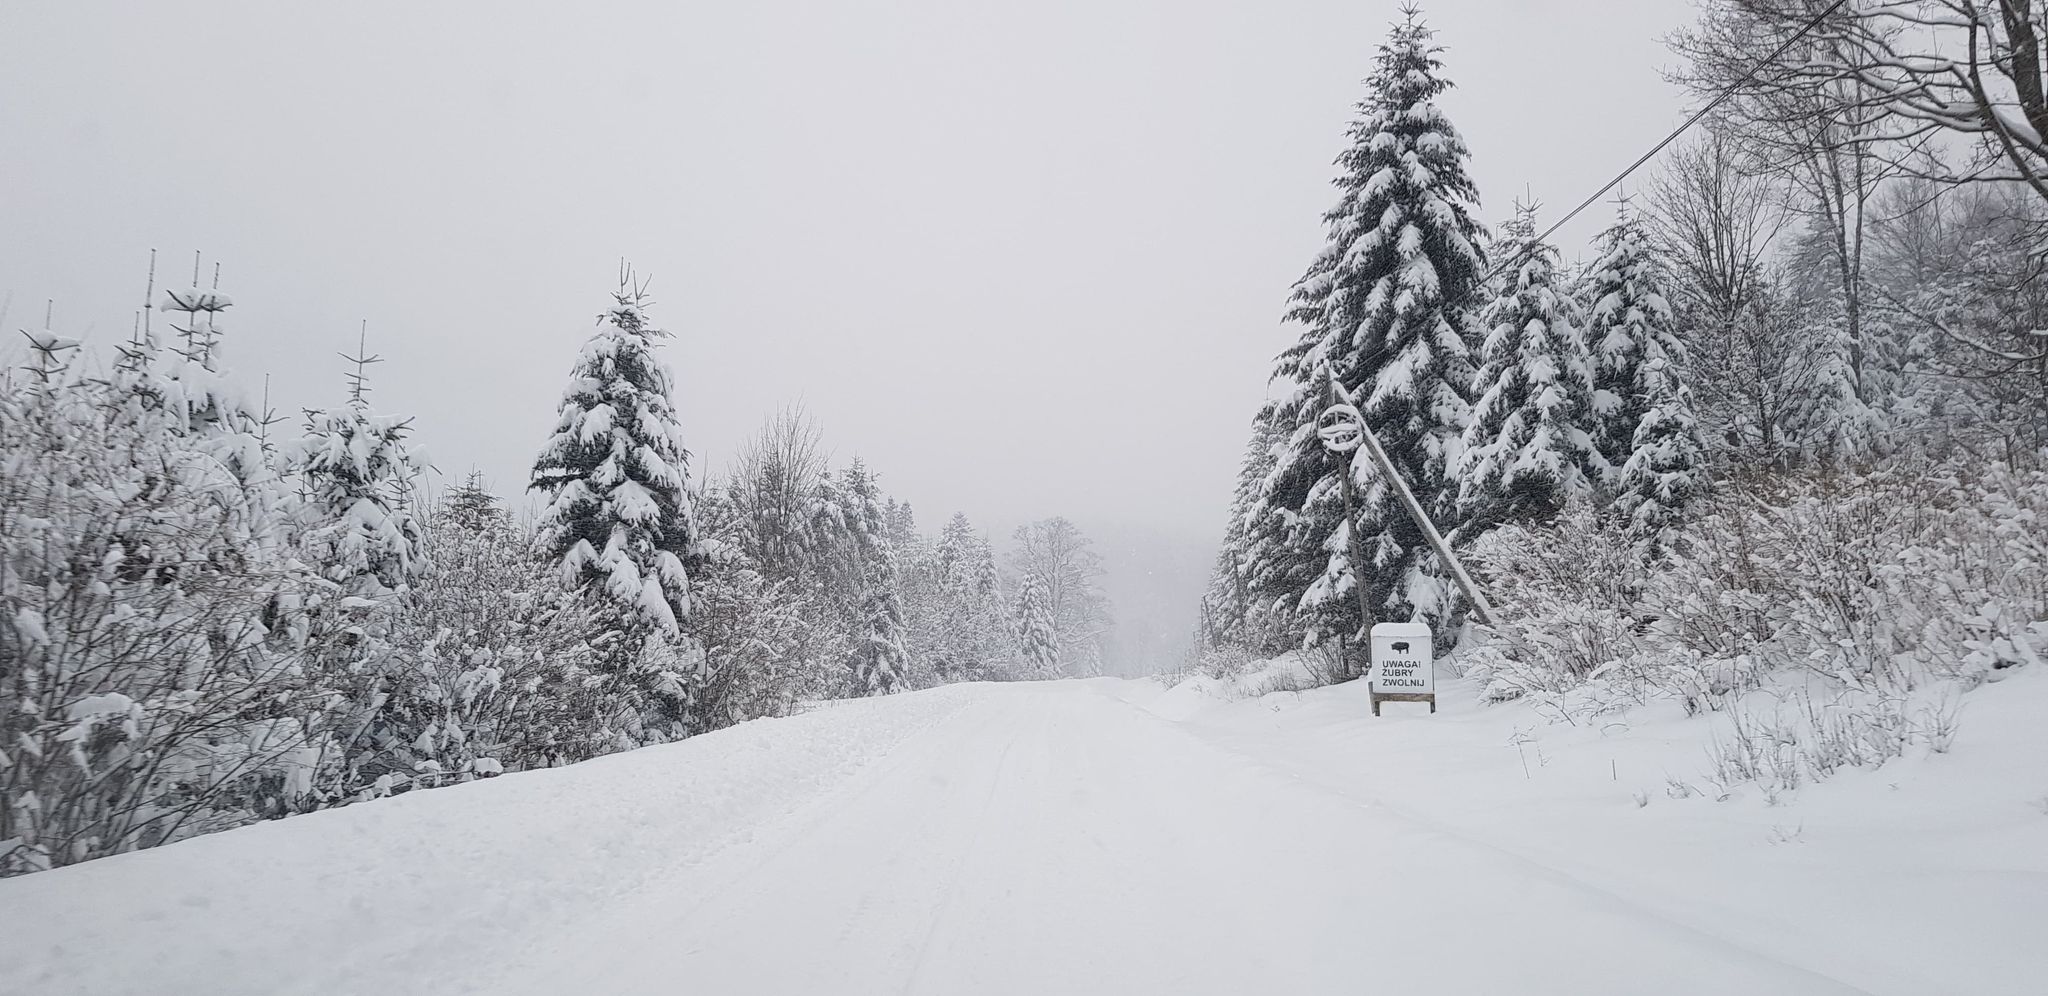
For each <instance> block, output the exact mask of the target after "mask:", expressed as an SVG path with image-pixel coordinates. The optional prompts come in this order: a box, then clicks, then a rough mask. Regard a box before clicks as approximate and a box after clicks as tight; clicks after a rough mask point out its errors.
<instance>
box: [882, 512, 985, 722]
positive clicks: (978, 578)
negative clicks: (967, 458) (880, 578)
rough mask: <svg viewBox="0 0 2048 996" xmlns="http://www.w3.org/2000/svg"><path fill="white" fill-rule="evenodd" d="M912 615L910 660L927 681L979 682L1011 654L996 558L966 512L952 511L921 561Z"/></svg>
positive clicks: (908, 608) (907, 605)
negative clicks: (921, 577) (923, 568)
mask: <svg viewBox="0 0 2048 996" xmlns="http://www.w3.org/2000/svg"><path fill="white" fill-rule="evenodd" d="M926 564H927V565H928V568H927V570H926V572H925V573H926V574H927V577H926V578H925V579H924V580H923V583H922V584H921V585H920V587H919V589H918V595H919V597H918V598H917V599H916V601H915V607H914V608H913V605H912V603H911V602H910V601H908V600H907V601H906V603H905V610H906V613H907V614H908V615H909V616H911V617H912V618H913V620H914V621H913V622H912V624H911V627H910V629H911V632H912V634H913V637H914V640H913V643H914V647H913V650H912V653H911V659H912V661H913V662H915V663H918V664H921V665H923V666H925V668H926V669H927V671H928V674H927V677H928V679H929V680H928V683H931V684H943V683H946V682H954V681H984V680H987V679H989V678H992V677H994V676H996V675H997V674H998V673H999V672H1000V671H1001V670H1002V667H1003V665H1004V662H1005V661H1007V660H1008V659H1009V658H1010V657H1011V656H1012V654H1011V652H1010V649H1009V648H1010V638H1011V635H1012V634H1010V633H1009V632H1008V631H1009V629H1010V624H1009V615H1008V613H1006V612H1005V611H1004V610H1003V606H1002V604H1001V602H1000V601H999V595H998V592H997V583H996V567H995V557H994V555H993V553H992V551H991V550H990V549H989V545H988V541H987V540H985V539H984V538H982V536H981V534H979V533H978V532H976V531H975V529H974V526H973V524H972V523H970V522H968V520H967V516H966V515H964V514H961V513H957V512H956V513H954V515H953V518H952V519H951V520H950V521H948V522H947V523H946V528H945V529H944V530H943V531H941V532H940V534H939V539H938V542H937V543H936V544H934V545H933V546H932V555H931V556H930V557H929V558H928V559H927V560H926Z"/></svg>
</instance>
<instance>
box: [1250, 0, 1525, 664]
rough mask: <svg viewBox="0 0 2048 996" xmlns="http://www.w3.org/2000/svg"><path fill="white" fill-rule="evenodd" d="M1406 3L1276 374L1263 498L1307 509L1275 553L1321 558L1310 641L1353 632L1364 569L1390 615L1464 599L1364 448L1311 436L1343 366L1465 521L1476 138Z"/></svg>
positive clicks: (1436, 498)
mask: <svg viewBox="0 0 2048 996" xmlns="http://www.w3.org/2000/svg"><path fill="white" fill-rule="evenodd" d="M1404 14H1405V19H1404V21H1403V22H1402V23H1400V24H1397V25H1395V26H1394V29H1393V32H1392V35H1391V36H1390V37H1389V38H1388V40H1387V41H1386V43H1385V44H1383V45H1381V46H1380V50H1379V55H1378V59H1377V65H1376V67H1375V69H1374V72H1373V74H1372V77H1371V79H1370V81H1369V86H1370V88H1371V92H1370V93H1369V94H1368V95H1367V96H1366V98H1365V99H1364V100H1363V101H1361V102H1360V104H1359V106H1358V111H1359V115H1360V116H1359V119H1358V120H1357V121H1356V122H1355V123H1354V124H1353V125H1352V126H1351V129H1350V136H1351V140H1352V144H1351V147H1350V148H1348V149H1346V150H1345V151H1344V153H1343V154H1342V155H1340V156H1339V157H1338V160H1337V164H1338V166H1339V167H1340V169H1341V173H1340V175H1339V176H1338V178H1337V180H1336V185H1337V186H1338V188H1339V189H1340V190H1342V192H1343V196H1342V198H1341V199H1340V200H1339V202H1338V204H1337V206H1336V207H1335V208H1332V209H1331V210H1330V211H1329V212H1328V213H1327V214H1325V215H1324V221H1325V223H1326V225H1327V228H1328V244H1327V246H1326V247H1325V248H1324V249H1323V251H1322V252H1321V253H1320V254H1319V255H1318V256H1317V257H1316V259H1315V261H1314V262H1313V263H1312V264H1310V266H1309V269H1308V272H1307V273H1306V274H1305V275H1303V276H1302V278H1301V280H1300V281H1299V282H1298V283H1297V284H1296V285H1295V288H1294V294H1293V297H1292V299H1291V302H1290V307H1289V309H1288V313H1287V316H1288V318H1289V319H1291V320H1293V321H1295V322H1297V323H1299V324H1300V325H1301V326H1302V335H1301V339H1300V341H1298V342H1297V343H1296V344H1295V345H1294V346H1293V347H1291V348H1289V349H1288V350H1287V351H1286V352H1285V353H1283V354H1282V355H1281V357H1280V362H1279V365H1278V369H1277V370H1276V371H1275V376H1276V378H1277V379H1279V380H1281V381H1283V382H1284V383H1286V384H1288V385H1290V386H1291V389H1290V390H1289V392H1288V393H1287V394H1286V395H1285V396H1284V397H1283V398H1282V399H1281V400H1280V401H1279V402H1277V403H1276V405H1275V410H1274V412H1273V417H1274V418H1276V419H1277V420H1278V421H1279V422H1280V424H1281V425H1284V426H1286V427H1287V429H1288V430H1289V432H1290V435H1289V436H1288V438H1287V440H1286V441H1285V443H1284V444H1283V447H1282V451H1281V453H1280V454H1279V456H1278V459H1277V461H1276V463H1275V466H1274V470H1273V472H1272V474H1271V476H1270V477H1269V479H1268V487H1267V490H1266V500H1267V501H1268V502H1271V503H1274V504H1276V505H1278V506H1279V507H1280V508H1282V509H1284V510H1286V511H1287V512H1290V513H1294V514H1295V515H1296V516H1297V517H1296V518H1295V519H1293V520H1292V521H1291V522H1289V523H1288V527H1289V528H1288V535H1287V536H1286V538H1285V540H1284V542H1285V545H1286V550H1285V552H1284V553H1280V554H1278V559H1279V560H1280V561H1282V562H1286V561H1295V562H1300V561H1314V562H1319V563H1321V564H1322V569H1321V571H1320V573H1319V574H1318V575H1317V576H1315V577H1314V578H1313V580H1311V581H1310V582H1309V583H1308V584H1307V585H1306V587H1305V589H1304V590H1302V591H1300V592H1299V593H1298V594H1299V603H1300V607H1301V613H1302V616H1303V619H1302V622H1303V627H1304V630H1305V632H1306V636H1307V638H1308V639H1310V640H1312V641H1319V640H1322V639H1327V638H1332V637H1350V636H1352V635H1354V634H1356V633H1357V631H1358V630H1359V628H1360V625H1361V622H1362V621H1361V620H1360V619H1359V618H1358V615H1359V608H1358V605H1357V598H1356V595H1355V594H1354V590H1353V586H1354V585H1355V584H1358V583H1360V580H1361V579H1360V578H1358V577H1357V575H1358V574H1361V573H1362V574H1363V575H1364V577H1363V579H1362V582H1363V584H1364V585H1365V586H1366V592H1367V596H1368V597H1367V601H1368V602H1369V603H1370V605H1371V610H1372V612H1373V613H1374V615H1375V616H1377V618H1378V619H1379V620H1389V619H1427V620H1444V619H1447V618H1449V617H1450V616H1451V615H1452V613H1453V611H1454V608H1455V606H1454V604H1453V600H1452V596H1451V591H1452V589H1451V587H1450V586H1449V585H1448V584H1447V583H1446V582H1445V581H1444V580H1443V579H1442V577H1441V571H1440V565H1437V564H1436V563H1435V558H1434V556H1433V554H1431V553H1430V551H1429V550H1428V545H1427V542H1426V541H1425V540H1424V538H1423V535H1422V531H1421V529H1420V527H1418V526H1417V525H1416V524H1415V523H1414V522H1413V521H1411V520H1410V518H1409V517H1408V515H1407V513H1406V512H1405V511H1404V510H1403V509H1402V507H1401V504H1400V501H1399V499H1398V498H1397V497H1396V495H1395V492H1394V490H1393V489H1392V488H1391V487H1390V486H1389V484H1388V482H1386V481H1381V480H1378V479H1377V475H1376V474H1374V473H1372V472H1371V470H1370V461H1369V460H1368V459H1367V458H1366V457H1365V456H1364V454H1363V453H1352V454H1348V455H1346V456H1344V457H1333V456H1331V455H1330V454H1328V453H1326V452H1325V451H1324V449H1323V447H1322V444H1321V441H1320V440H1319V439H1318V438H1317V436H1316V432H1315V429H1316V421H1317V418H1318V416H1319V415H1320V413H1321V412H1322V411H1323V409H1324V408H1325V406H1327V405H1328V404H1329V403H1330V402H1331V400H1332V398H1331V393H1330V391H1329V389H1328V382H1329V380H1330V378H1332V377H1334V378H1335V379H1336V380H1337V381H1338V382H1340V383H1342V384H1343V385H1344V387H1345V388H1346V389H1347V390H1349V391H1351V392H1353V393H1354V394H1355V396H1356V397H1357V398H1358V400H1359V408H1360V409H1361V410H1362V412H1363V414H1364V417H1365V418H1366V420H1367V421H1368V422H1369V423H1370V424H1371V425H1372V427H1373V429H1374V430H1375V431H1376V432H1377V433H1378V434H1379V437H1380V439H1381V441H1382V443H1383V444H1384V445H1385V447H1386V450H1387V456H1388V458H1389V459H1390V460H1391V461H1392V463H1393V465H1394V467H1395V469H1396V470H1397V471H1398V472H1399V473H1400V474H1401V475H1402V476H1403V477H1404V478H1405V479H1406V481H1407V483H1408V486H1409V487H1410V488H1412V489H1413V490H1414V492H1415V496H1416V498H1417V499H1418V500H1419V501H1420V502H1421V504H1422V507H1423V509H1424V510H1425V511H1426V512H1427V513H1428V514H1429V515H1431V516H1432V517H1434V518H1435V520H1436V522H1437V525H1438V527H1439V528H1442V529H1444V530H1446V531H1449V529H1450V528H1451V527H1452V526H1453V525H1455V517H1456V515H1457V511H1458V508H1457V498H1458V489H1457V486H1456V482H1455V480H1454V479H1453V478H1452V476H1451V474H1452V468H1453V467H1454V466H1455V465H1456V463H1457V460H1458V457H1459V450H1460V443H1461V438H1462V436H1463V433H1464V430H1465V426H1466V424H1467V422H1468V421H1469V420H1470V417H1471V406H1470V404H1469V402H1468V400H1467V391H1468V390H1469V389H1470V385H1471V383H1472V378H1473V375H1474V372H1475V371H1474V364H1473V358H1472V344H1473V343H1475V342H1477V341H1478V340H1479V336H1478V334H1477V330H1476V328H1475V325H1476V322H1475V318H1474V316H1473V313H1472V309H1473V307H1474V305H1475V302H1477V301H1479V300H1480V298H1481V294H1482V291H1483V288H1482V280H1483V276H1484V273H1485V263H1484V254H1483V251H1482V250H1481V248H1480V241H1481V239H1482V237H1483V232H1482V229H1481V227H1480V226H1479V224H1478V223H1477V222H1476V221H1474V220H1473V217H1472V209H1473V206H1474V205H1475V204H1476V203H1477V200H1478V194H1477V192H1476V190H1475V189H1474V188H1473V185H1472V181H1471V179H1470V178H1469V177H1468V176H1467V174H1466V170H1465V160H1466V149H1465V143H1464V141H1463V140H1462V139H1460V138H1459V137H1458V133H1457V131H1456V129H1454V128H1453V127H1452V126H1451V123H1450V121H1449V120H1448V119H1447V118H1445V117H1444V114H1443V112H1442V110H1441V109H1439V108H1438V107H1437V105H1436V103H1435V100H1436V98H1437V97H1438V96H1439V95H1441V94H1442V93H1443V92H1444V91H1445V90H1446V89H1448V88H1449V87H1450V85H1451V84H1450V83H1449V81H1447V80H1445V79H1444V78H1443V76H1442V72H1441V70H1442V63H1441V62H1440V61H1439V59H1438V57H1437V56H1438V53H1439V52H1440V51H1441V50H1440V49H1439V48H1438V47H1437V46H1435V45H1433V44H1431V42H1430V38H1431V34H1432V33H1431V32H1430V30H1429V29H1428V28H1427V27H1425V26H1424V25H1423V24H1422V23H1421V20H1420V14H1419V11H1418V10H1417V9H1416V8H1414V7H1412V6H1411V7H1407V8H1404ZM1345 473H1350V474H1351V475H1352V477H1353V480H1354V482H1355V485H1356V487H1355V491H1356V511H1355V517H1354V519H1353V521H1352V522H1351V523H1350V528H1351V529H1355V530H1356V531H1357V535H1358V539H1359V542H1358V543H1357V548H1358V549H1359V551H1360V553H1361V555H1362V556H1363V557H1364V558H1365V563H1364V564H1362V565H1357V566H1356V567H1354V565H1352V563H1351V549H1352V547H1353V544H1352V543H1351V542H1349V540H1350V536H1349V533H1348V532H1347V530H1346V529H1345V528H1343V518H1344V511H1343V508H1344V498H1343V488H1342V486H1341V484H1342V478H1341V476H1340V475H1343V474H1345ZM1258 573H1263V572H1255V575H1254V576H1255V577H1256V576H1258ZM1273 573H1277V574H1280V575H1281V576H1283V577H1285V576H1287V574H1288V572H1286V571H1278V572H1273ZM1289 580H1290V581H1291V580H1293V578H1291V577H1290V578H1289ZM1272 594H1279V593H1272Z"/></svg>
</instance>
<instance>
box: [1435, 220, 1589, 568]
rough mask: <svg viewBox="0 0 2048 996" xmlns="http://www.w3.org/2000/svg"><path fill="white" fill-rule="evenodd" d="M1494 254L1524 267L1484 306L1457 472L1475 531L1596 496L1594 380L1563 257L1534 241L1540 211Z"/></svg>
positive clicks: (1507, 231) (1514, 227) (1508, 233)
mask: <svg viewBox="0 0 2048 996" xmlns="http://www.w3.org/2000/svg"><path fill="white" fill-rule="evenodd" d="M1495 252H1496V253H1498V254H1499V255H1500V257H1501V258H1503V259H1511V260H1519V262H1518V263H1516V264H1515V266H1514V269H1512V270H1511V271H1510V272H1509V273H1508V274H1507V280H1506V284H1505V285H1504V286H1503V287H1502V289H1501V291H1500V293H1499V294H1498V295H1497V296H1496V297H1495V298H1494V299H1493V302H1492V303H1491V304H1490V305H1488V306H1487V308H1486V311H1485V313H1484V314H1483V316H1482V321H1483V323H1484V324H1485V325H1486V326H1487V327H1488V328H1489V329H1491V331H1490V332H1489V333H1488V334H1487V337H1486V344H1485V346H1484V347H1483V349H1482V353H1481V362H1480V368H1479V376H1478V378H1477V379H1476V380H1475V381H1474V383H1473V385H1472V393H1473V395H1474V396H1475V397H1476V398H1478V401H1477V402H1475V404H1474V405H1473V413H1472V424H1471V426H1470V427H1468V428H1467V429H1466V430H1465V454H1464V459H1463V461H1462V462H1461V463H1460V466H1459V470H1458V478H1459V488H1460V496H1461V500H1462V502H1463V504H1464V506H1465V516H1466V519H1467V521H1468V523H1469V524H1470V525H1469V526H1468V531H1469V530H1470V529H1471V528H1474V527H1478V528H1484V527H1485V526H1489V525H1492V524H1495V523H1501V522H1515V521H1526V520H1529V519H1538V518H1547V517H1549V516H1551V515H1554V514H1556V512H1557V511H1558V510H1559V509H1561V508H1563V507H1564V503H1565V502H1566V501H1567V500H1568V499H1570V498H1571V497H1573V496H1575V495H1579V494H1583V493H1585V492H1586V491H1587V490H1588V489H1589V488H1590V486H1591V485H1590V481H1589V477H1588V468H1589V467H1591V466H1593V463H1594V461H1593V457H1592V445H1593V441H1592V437H1591V435H1590V434H1589V433H1588V432H1587V431H1586V428H1585V427H1586V425H1587V424H1588V423H1589V421H1590V419H1591V417H1592V414H1593V411H1592V407H1593V375H1592V369H1591V366H1590V364H1589V362H1588V359H1587V356H1586V343H1585V338H1584V333H1582V332H1581V331H1580V330H1579V324H1580V322H1579V319H1578V317H1577V315H1576V314H1575V312H1576V311H1577V307H1576V305H1575V304H1574V303H1573V301H1572V299H1571V296H1570V295H1569V294H1567V293H1565V290H1564V288H1563V287H1562V286H1561V285H1562V283H1563V281H1562V280H1561V279H1560V277H1559V274H1558V259H1557V249H1556V248H1554V247H1552V246H1550V245H1548V244H1545V243H1539V242H1537V241H1536V209H1535V207H1534V206H1533V205H1520V204H1518V205H1516V208H1515V217H1514V220H1512V221H1510V222H1508V223H1507V225H1505V226H1504V227H1503V229H1502V238H1501V240H1500V241H1499V242H1497V243H1496V244H1495Z"/></svg>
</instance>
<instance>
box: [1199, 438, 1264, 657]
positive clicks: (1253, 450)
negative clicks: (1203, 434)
mask: <svg viewBox="0 0 2048 996" xmlns="http://www.w3.org/2000/svg"><path fill="white" fill-rule="evenodd" d="M1272 450H1273V440H1272V435H1271V433H1269V432H1267V431H1265V427H1264V423H1263V422H1260V423H1257V424H1255V425H1254V427H1253V432H1252V437H1251V439H1250V440H1249V441H1248V442H1246V443H1245V453H1244V461H1243V463H1242V464H1241V465H1240V467H1239V469H1238V474H1237V487H1236V488H1235V489H1234V490H1233V491H1232V492H1231V496H1230V517H1229V520H1228V521H1226V522H1225V523H1224V527H1223V544H1222V546H1221V547H1220V548H1219V549H1218V550H1217V553H1216V566H1215V568H1214V569H1213V570H1212V571H1211V572H1210V575H1209V585H1208V587H1207V588H1206V589H1205V590H1204V591H1203V594H1202V605H1201V613H1200V621H1199V625H1198V631H1197V633H1196V637H1197V639H1198V640H1199V641H1200V643H1201V644H1202V646H1201V649H1205V650H1214V649H1221V648H1225V647H1232V648H1245V649H1252V648H1254V647H1262V646H1263V644H1265V643H1266V642H1267V641H1266V640H1265V639H1262V636H1264V635H1265V634H1264V633H1262V632H1261V630H1262V629H1263V627H1261V626H1260V621H1261V620H1262V618H1263V617H1264V616H1265V615H1266V613H1263V612H1260V611H1258V609H1259V606H1257V605H1256V603H1255V601H1254V598H1253V594H1252V589H1253V586H1252V584H1251V583H1250V579H1249V575H1250V572H1251V565H1252V562H1253V557H1252V551H1251V547H1252V542H1253V534H1252V526H1253V525H1254V523H1255V517H1256V516H1257V514H1258V509H1259V506H1260V504H1261V501H1260V500H1261V492H1262V490H1263V489H1264V485H1265V478H1266V474H1267V473H1268V471H1269V470H1270V469H1271V466H1272V463H1273V452H1272ZM1274 649H1276V650H1284V649H1286V648H1285V647H1284V646H1282V647H1278V648H1274Z"/></svg>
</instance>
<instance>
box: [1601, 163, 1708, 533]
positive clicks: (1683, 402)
mask: <svg viewBox="0 0 2048 996" xmlns="http://www.w3.org/2000/svg"><path fill="white" fill-rule="evenodd" d="M1600 245H1601V253H1600V258H1599V260H1598V261H1596V262H1595V263H1594V264H1593V266H1592V268H1591V269H1590V270H1589V271H1588V272H1587V275H1586V296H1587V297H1588V298H1589V299H1590V300H1591V301H1592V305H1591V316H1590V318H1589V320H1588V332H1587V341H1588V344H1589V346H1590V348H1591V350H1592V359H1593V369H1594V374H1593V386H1594V407H1595V410H1596V412H1597V415H1596V418H1595V419H1594V427H1595V428H1594V434H1593V435H1594V445H1595V448H1596V450H1597V451H1598V454H1599V459H1600V461H1601V463H1602V464H1603V471H1604V474H1603V476H1604V478H1605V483H1606V485H1607V487H1608V491H1609V493H1610V494H1612V495H1613V497H1614V503H1615V507H1616V508H1617V509H1619V510H1620V511H1621V512H1623V513H1624V514H1625V515H1626V516H1627V517H1628V520H1629V525H1630V528H1631V530H1632V531H1634V532H1636V533H1637V534H1638V535H1639V536H1641V537H1643V539H1644V540H1645V541H1646V542H1649V543H1650V544H1652V545H1653V546H1655V545H1657V544H1658V543H1659V542H1660V541H1661V538H1662V536H1663V535H1664V533H1665V532H1666V531H1667V530H1668V529H1670V528H1671V527H1672V526H1673V525H1676V524H1677V522H1678V521H1679V519H1680V517H1682V516H1683V514H1684V511H1685V505H1686V503H1687V502H1689V501H1690V500H1691V499H1692V498H1693V497H1695V496H1697V495H1698V494H1700V493H1701V492H1702V491H1704V490H1705V488H1706V476H1705V475H1706V466H1705V464H1706V445H1705V443H1704V442H1703V441H1702V440H1701V438H1700V430H1699V424H1698V422H1697V421H1696V420H1695V419H1694V417H1693V412H1692V405H1691V399H1690V398H1689V397H1688V395H1687V392H1686V389H1685V383H1684V380H1683V376H1682V374H1683V369H1684V366H1685V347H1684V345H1683V344H1682V343H1681V341H1680V340H1679V338H1678V335H1677V333H1676V331H1675V328H1676V323H1675V322H1674V321H1673V318H1672V312H1671V305H1670V303H1669V298H1668V296H1667V294H1666V291H1665V288H1666V287H1667V286H1668V284H1669V279H1668V276H1667V274H1666V273H1665V271H1664V267H1663V264H1662V262H1661V261H1660V260H1659V259H1658V257H1657V255H1656V253H1655V251H1654V249H1653V248H1652V246H1651V245H1650V240H1649V236H1648V234H1647V232H1646V231H1645V229H1644V224H1643V222H1642V220H1641V219H1640V218H1638V217H1636V216H1635V215H1633V214H1632V213H1631V212H1630V211H1629V206H1628V202H1627V201H1626V200H1624V201H1623V202H1622V205H1621V215H1620V217H1619V218H1618V219H1617V220H1616V222H1615V223H1614V224H1613V225H1612V226H1610V227H1609V228H1608V229H1607V231H1606V232H1604V233H1602V235H1601V237H1600Z"/></svg>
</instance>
